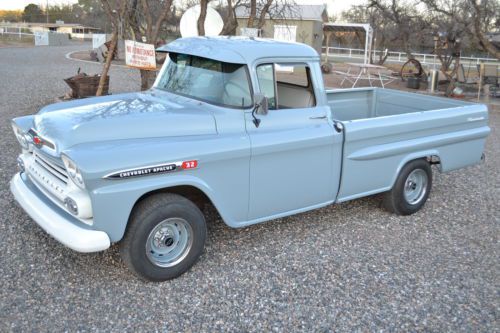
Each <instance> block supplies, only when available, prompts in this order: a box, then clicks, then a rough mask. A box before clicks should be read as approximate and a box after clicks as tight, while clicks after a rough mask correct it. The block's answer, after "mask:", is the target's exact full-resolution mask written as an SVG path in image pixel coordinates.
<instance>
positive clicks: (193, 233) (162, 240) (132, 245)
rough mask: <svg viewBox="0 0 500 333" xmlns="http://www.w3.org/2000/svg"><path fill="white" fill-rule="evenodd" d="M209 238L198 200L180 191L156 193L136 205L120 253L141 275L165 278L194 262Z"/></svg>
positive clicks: (171, 276) (158, 279)
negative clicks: (182, 194) (184, 195)
mask: <svg viewBox="0 0 500 333" xmlns="http://www.w3.org/2000/svg"><path fill="white" fill-rule="evenodd" d="M205 238H206V224H205V218H204V217H203V214H202V213H201V211H200V210H199V209H198V207H196V205H195V204H194V203H192V202H191V201H189V200H188V199H186V198H184V197H182V196H180V195H177V194H169V193H166V194H165V193H163V194H155V195H152V196H150V197H149V198H146V199H144V200H143V201H141V202H139V203H138V204H137V206H136V207H135V208H134V211H133V212H132V215H131V217H130V220H129V226H128V229H127V233H126V235H125V237H124V238H123V240H122V241H121V243H120V253H121V255H122V258H123V261H124V262H125V264H126V265H127V266H128V267H129V268H130V269H131V270H132V271H133V272H135V273H136V274H137V275H138V276H140V277H142V278H144V279H146V280H150V281H164V280H168V279H173V278H176V277H178V276H179V275H181V274H182V273H184V272H186V271H187V270H188V269H189V268H190V267H191V266H193V264H194V263H195V262H196V261H197V260H198V258H199V257H200V255H201V253H202V252H203V248H204V245H205Z"/></svg>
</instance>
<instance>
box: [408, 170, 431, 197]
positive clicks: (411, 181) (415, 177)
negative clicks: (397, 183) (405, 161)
mask: <svg viewBox="0 0 500 333" xmlns="http://www.w3.org/2000/svg"><path fill="white" fill-rule="evenodd" d="M427 182H428V179H427V173H426V172H425V171H424V170H422V169H416V170H413V171H412V172H411V173H410V174H409V175H408V178H406V181H405V188H404V196H405V200H406V202H408V203H409V204H411V205H416V204H418V203H419V202H420V201H422V199H423V198H424V197H425V194H426V193H427Z"/></svg>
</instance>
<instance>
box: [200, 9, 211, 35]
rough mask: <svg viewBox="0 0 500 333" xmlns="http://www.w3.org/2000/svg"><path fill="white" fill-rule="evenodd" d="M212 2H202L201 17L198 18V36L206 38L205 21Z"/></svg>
mask: <svg viewBox="0 0 500 333" xmlns="http://www.w3.org/2000/svg"><path fill="white" fill-rule="evenodd" d="M209 1H210V0H200V16H199V17H198V22H197V25H198V35H199V36H205V19H206V18H207V8H208V2H209Z"/></svg>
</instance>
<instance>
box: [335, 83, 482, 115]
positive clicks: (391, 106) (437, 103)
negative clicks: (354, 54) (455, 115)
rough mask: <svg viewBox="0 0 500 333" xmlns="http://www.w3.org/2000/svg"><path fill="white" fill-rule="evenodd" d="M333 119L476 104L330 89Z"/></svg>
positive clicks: (387, 91)
mask: <svg viewBox="0 0 500 333" xmlns="http://www.w3.org/2000/svg"><path fill="white" fill-rule="evenodd" d="M326 94H327V95H326V96H327V99H328V105H329V106H330V108H331V109H332V113H333V118H334V119H337V120H341V121H345V120H356V119H366V118H376V117H383V116H394V115H398V114H405V113H412V112H421V111H433V110H440V109H449V108H456V107H460V106H465V105H472V103H469V102H465V101H460V100H454V99H449V98H442V97H435V96H428V95H422V94H416V93H409V92H404V91H398V90H391V89H380V88H358V89H339V90H327V92H326Z"/></svg>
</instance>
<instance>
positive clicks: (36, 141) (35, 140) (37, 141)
mask: <svg viewBox="0 0 500 333" xmlns="http://www.w3.org/2000/svg"><path fill="white" fill-rule="evenodd" d="M33 143H34V144H35V146H37V147H38V148H40V147H41V146H43V140H42V139H40V137H39V136H37V135H35V136H34V137H33Z"/></svg>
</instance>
